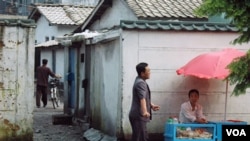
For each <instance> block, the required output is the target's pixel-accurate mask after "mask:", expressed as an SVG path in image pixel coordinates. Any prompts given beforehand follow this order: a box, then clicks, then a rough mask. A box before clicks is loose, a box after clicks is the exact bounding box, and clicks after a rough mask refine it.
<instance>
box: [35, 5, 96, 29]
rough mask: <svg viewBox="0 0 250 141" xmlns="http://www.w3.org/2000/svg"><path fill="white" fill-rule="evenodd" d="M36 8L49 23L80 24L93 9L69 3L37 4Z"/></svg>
mask: <svg viewBox="0 0 250 141" xmlns="http://www.w3.org/2000/svg"><path fill="white" fill-rule="evenodd" d="M37 9H38V10H39V12H40V13H41V14H43V15H44V16H45V17H46V18H47V19H48V21H49V22H50V23H51V24H62V25H80V24H82V23H83V22H84V21H85V20H86V19H87V17H88V16H89V15H90V14H91V12H92V11H93V9H94V8H93V7H84V6H71V5H58V4H57V5H56V4H55V5H52V4H49V5H48V4H47V5H37Z"/></svg>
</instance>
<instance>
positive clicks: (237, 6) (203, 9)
mask: <svg viewBox="0 0 250 141" xmlns="http://www.w3.org/2000/svg"><path fill="white" fill-rule="evenodd" d="M194 12H195V14H196V15H197V16H200V17H203V16H216V15H221V14H222V13H225V18H226V19H231V20H232V24H234V25H235V26H236V27H237V28H238V29H239V33H240V36H239V37H238V38H236V39H235V40H234V41H233V42H232V43H233V44H237V43H238V44H241V43H246V42H248V41H250V30H249V23H250V14H249V12H250V0H204V1H203V4H201V6H200V7H199V8H198V9H196V10H195V11H194Z"/></svg>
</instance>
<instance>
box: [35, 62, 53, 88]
mask: <svg viewBox="0 0 250 141" xmlns="http://www.w3.org/2000/svg"><path fill="white" fill-rule="evenodd" d="M49 76H51V77H55V73H53V72H52V71H51V70H50V68H48V67H46V66H39V67H37V85H38V86H46V87H47V86H48V79H49Z"/></svg>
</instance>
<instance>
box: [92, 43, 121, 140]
mask: <svg viewBox="0 0 250 141" xmlns="http://www.w3.org/2000/svg"><path fill="white" fill-rule="evenodd" d="M119 44H120V42H119V39H117V40H114V41H109V42H105V43H103V44H96V45H94V46H91V47H90V48H91V62H90V64H91V68H90V73H91V74H90V107H91V124H92V127H94V128H96V129H101V131H102V132H104V133H106V134H108V135H111V136H116V135H117V133H119V132H120V125H121V124H120V123H121V120H120V115H121V109H122V107H121V96H122V95H121V82H122V80H121V76H122V72H121V53H120V51H121V48H120V45H119Z"/></svg>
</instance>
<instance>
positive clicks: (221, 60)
mask: <svg viewBox="0 0 250 141" xmlns="http://www.w3.org/2000/svg"><path fill="white" fill-rule="evenodd" d="M245 54H246V53H245V52H242V51H240V50H236V49H233V48H226V49H223V50H221V51H217V52H210V53H204V54H201V55H199V56H197V57H195V58H194V59H192V60H191V61H189V62H188V63H187V64H186V65H184V66H183V67H181V68H179V69H178V70H177V71H176V73H177V74H178V75H181V74H182V75H184V76H195V77H198V78H205V79H213V78H214V79H220V80H224V79H225V78H226V77H227V76H228V75H229V74H230V71H229V69H228V68H227V66H228V65H229V64H230V63H231V62H232V61H233V60H234V59H236V58H238V57H241V56H244V55H245ZM227 91H228V81H227V85H226V101H225V116H224V120H226V108H227Z"/></svg>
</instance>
